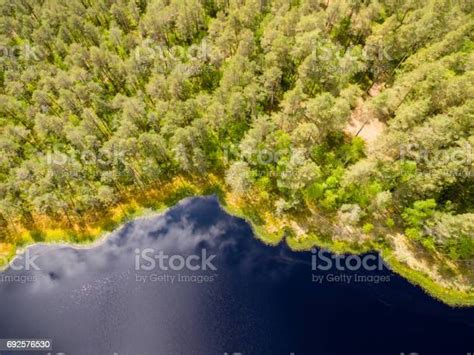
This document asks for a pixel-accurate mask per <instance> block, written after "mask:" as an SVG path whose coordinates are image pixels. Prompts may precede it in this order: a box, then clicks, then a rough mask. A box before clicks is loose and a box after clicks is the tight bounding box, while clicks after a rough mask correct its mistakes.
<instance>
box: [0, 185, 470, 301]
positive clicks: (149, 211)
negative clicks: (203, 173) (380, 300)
mask: <svg viewBox="0 0 474 355" xmlns="http://www.w3.org/2000/svg"><path fill="white" fill-rule="evenodd" d="M183 182H184V185H183V186H185V185H186V187H193V189H189V190H186V194H184V195H183V194H180V193H178V194H177V197H178V198H176V197H175V198H171V200H170V201H172V202H169V201H167V198H166V197H169V196H171V195H172V194H173V192H177V191H178V190H179V188H177V189H176V190H175V191H173V190H170V191H171V192H169V193H164V194H162V196H161V200H157V201H154V206H143V205H140V204H137V206H135V208H134V209H133V212H132V213H131V214H124V215H120V216H119V217H118V218H116V219H115V220H114V222H113V223H112V224H108V225H107V229H105V228H102V227H101V228H94V229H93V230H94V232H95V233H94V234H89V235H85V237H84V238H83V240H81V241H80V242H74V239H77V238H78V233H77V231H71V230H68V229H61V228H59V229H54V231H55V232H54V233H55V235H62V238H61V239H60V240H46V241H39V242H34V241H33V242H31V243H28V244H26V245H25V246H22V247H20V248H18V247H17V246H15V252H14V253H12V254H11V255H10V256H9V257H8V259H7V263H4V264H3V265H2V266H1V267H0V270H1V271H4V270H5V269H7V268H8V266H9V265H10V264H11V262H13V261H14V260H15V258H16V256H17V255H19V254H21V253H23V252H24V251H25V250H27V249H28V248H30V247H32V246H34V245H48V246H49V245H54V246H60V247H61V246H63V247H71V248H75V249H90V248H94V247H97V246H99V245H101V244H103V243H104V242H105V241H106V240H107V239H108V237H109V236H110V234H111V233H112V231H115V230H117V229H120V228H122V227H123V226H124V225H125V224H126V223H127V222H130V221H132V220H137V219H142V218H150V217H156V216H159V215H162V214H164V213H166V212H167V211H168V210H169V209H170V208H172V207H174V206H175V205H177V204H178V203H181V202H182V201H184V200H186V199H189V198H195V197H206V196H210V195H214V196H216V198H217V200H218V202H219V205H220V207H221V208H222V209H223V210H224V211H225V212H226V213H228V214H229V215H232V216H236V217H238V218H241V219H243V220H245V222H246V223H248V224H249V226H250V227H251V228H252V231H253V235H254V236H255V238H257V239H259V240H260V241H262V242H263V243H265V244H267V245H272V246H276V245H278V244H279V243H281V242H283V241H284V242H285V243H286V245H287V246H288V248H290V249H291V250H293V251H309V250H311V249H312V248H324V249H327V250H328V251H330V252H331V253H334V254H362V253H367V252H377V253H378V254H379V255H380V256H381V257H382V258H383V259H384V261H385V262H386V263H387V264H388V265H389V267H390V269H391V270H392V271H394V272H395V273H397V274H399V275H401V276H402V277H404V278H405V279H406V280H408V281H409V282H410V283H412V284H413V285H416V286H419V287H420V288H421V289H423V290H424V291H425V292H426V293H427V294H428V295H430V296H431V297H434V298H436V299H438V300H440V301H442V302H444V303H445V304H448V305H450V306H453V307H471V306H474V292H463V291H460V290H456V289H452V288H446V287H443V286H442V285H440V284H438V283H436V281H434V280H432V279H431V278H430V277H429V276H427V275H425V274H424V273H422V272H421V271H418V270H414V269H411V268H410V267H409V266H407V265H405V264H403V263H402V262H401V261H399V260H397V259H396V257H395V256H394V255H393V252H392V251H391V250H390V249H389V248H377V246H376V245H373V244H369V243H366V244H357V243H349V242H344V243H341V242H339V241H337V242H336V241H333V242H324V243H323V242H321V241H319V242H318V240H317V239H314V240H313V239H311V244H310V245H308V246H302V247H295V245H292V243H291V242H290V239H289V238H288V236H287V235H286V232H287V230H286V227H284V228H283V229H278V228H276V232H275V231H269V230H268V228H267V224H268V223H267V224H264V225H257V224H256V223H255V222H254V221H253V220H252V217H251V216H249V215H247V214H246V213H245V211H244V208H242V206H238V204H236V203H232V202H233V201H231V199H230V198H227V199H226V193H227V194H228V192H227V191H224V190H223V186H224V185H223V184H222V182H221V181H220V179H219V178H218V177H215V176H211V178H210V179H208V180H207V181H206V182H207V183H208V184H209V185H208V186H206V185H205V184H203V185H201V186H198V185H197V184H195V183H194V182H192V181H181V183H183ZM162 191H163V190H162ZM135 204H136V203H135ZM150 207H151V208H150Z"/></svg>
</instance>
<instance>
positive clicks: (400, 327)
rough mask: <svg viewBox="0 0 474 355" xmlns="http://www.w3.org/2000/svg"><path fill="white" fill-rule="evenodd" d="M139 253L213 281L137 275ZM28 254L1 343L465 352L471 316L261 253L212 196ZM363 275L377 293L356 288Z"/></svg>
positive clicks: (123, 348)
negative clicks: (89, 239)
mask: <svg viewBox="0 0 474 355" xmlns="http://www.w3.org/2000/svg"><path fill="white" fill-rule="evenodd" d="M147 248H149V249H147ZM146 249H147V250H148V251H147V252H146V253H148V254H147V255H148V256H150V255H155V254H158V253H159V252H160V251H161V252H163V253H164V255H167V256H169V257H171V256H180V257H187V256H190V255H196V257H201V256H202V252H203V250H205V252H206V253H207V256H208V257H211V256H213V255H214V257H213V259H212V260H210V264H211V265H212V266H213V268H215V269H216V270H212V268H210V267H209V264H208V265H206V270H202V265H201V270H189V269H187V268H186V267H185V268H184V269H182V270H176V271H174V270H171V269H168V270H164V268H162V267H160V265H158V264H157V265H156V266H155V267H154V268H153V269H152V270H149V271H147V270H137V265H138V266H140V267H143V266H145V267H149V266H152V265H151V264H150V263H149V262H148V261H147V260H145V259H143V258H141V257H137V255H139V253H142V252H143V251H144V250H146ZM36 255H39V257H38V258H37V259H35V260H34V264H35V265H36V266H37V267H38V268H39V270H33V271H31V270H30V271H13V270H11V269H10V270H8V271H6V272H4V273H3V274H2V275H3V277H4V278H5V276H6V275H9V276H13V275H16V276H20V275H23V276H26V275H29V276H30V277H33V278H34V279H32V280H29V281H25V282H20V281H18V279H17V280H16V281H11V280H10V281H8V280H3V281H2V282H0V300H1V306H0V338H10V337H13V338H49V339H51V340H52V342H53V350H54V351H52V352H51V353H52V354H55V353H60V352H63V353H65V354H68V355H69V354H84V355H94V354H98V355H107V354H111V355H112V354H114V353H115V354H119V355H125V354H127V355H139V354H225V353H227V354H232V353H241V354H291V353H294V354H295V355H297V354H341V355H342V354H344V355H345V354H364V355H367V354H377V355H380V354H397V355H399V354H402V353H405V354H410V353H413V354H415V353H418V354H422V355H425V354H443V355H445V354H448V355H456V354H459V355H466V354H468V353H469V352H474V309H453V308H450V307H448V306H446V305H444V304H442V303H440V302H438V301H436V300H434V299H432V298H431V297H429V296H427V295H426V294H425V293H424V292H423V291H422V290H421V289H419V288H418V287H415V286H412V285H411V284H409V283H408V282H406V281H405V280H403V279H402V278H400V277H398V276H397V275H394V274H393V273H391V272H390V271H389V270H387V269H383V270H378V271H368V270H355V271H348V270H345V271H340V270H337V269H336V268H335V267H333V268H332V269H330V270H328V271H320V270H312V265H311V260H312V259H311V257H312V255H313V254H311V253H309V252H306V253H294V252H291V251H290V250H288V248H287V247H286V246H285V245H283V244H282V245H280V246H278V247H269V246H265V245H264V244H262V243H261V242H259V241H258V240H256V239H255V238H254V237H253V235H252V231H251V229H250V227H249V226H248V225H247V224H246V223H245V222H244V221H242V220H241V219H238V218H235V217H231V216H229V215H227V214H226V213H225V212H224V211H222V210H221V209H220V207H219V205H218V203H217V201H216V200H215V199H214V198H210V197H209V198H195V199H188V200H185V201H182V202H181V203H180V204H179V205H178V206H176V207H175V208H172V209H171V210H169V211H168V212H167V213H166V214H164V215H161V216H156V217H152V218H146V219H139V220H136V221H134V222H131V223H128V224H126V225H125V226H123V227H122V228H121V229H119V230H117V231H116V232H114V233H113V234H112V235H111V236H110V237H109V238H108V239H107V241H106V242H105V243H104V244H101V245H100V246H97V247H94V248H91V249H81V250H78V249H73V248H69V247H57V246H56V247H55V246H44V245H37V246H34V247H32V248H31V249H30V256H32V257H34V256H36ZM140 255H142V254H140ZM372 257H374V255H372ZM137 260H138V261H137ZM155 260H156V259H155ZM175 262H176V264H175V265H177V266H179V260H175ZM198 262H199V260H196V259H194V260H193V263H192V266H195V265H198ZM20 265H21V263H20ZM163 265H164V264H163ZM163 265H162V266H163ZM165 267H167V266H166V265H165ZM337 275H338V276H340V277H341V278H342V277H344V278H345V279H341V280H342V281H341V280H339V282H337V281H334V277H335V276H337ZM351 275H352V279H351V280H348V277H350V276H351ZM367 275H369V276H378V277H379V282H378V283H377V282H374V279H373V278H372V279H371V281H364V280H363V281H358V282H356V281H355V280H354V277H355V276H359V277H361V276H367ZM173 276H174V279H173ZM178 276H179V277H180V278H181V279H180V280H178ZM382 276H383V279H380V277H382ZM159 277H161V279H159ZM318 277H321V278H322V279H323V280H322V281H321V283H320V282H316V281H314V280H315V278H316V280H318ZM344 280H345V281H344ZM29 353H30V354H34V352H29ZM2 354H6V352H2ZM17 354H18V352H17ZM43 354H44V352H43Z"/></svg>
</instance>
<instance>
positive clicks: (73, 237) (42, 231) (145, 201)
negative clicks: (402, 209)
mask: <svg viewBox="0 0 474 355" xmlns="http://www.w3.org/2000/svg"><path fill="white" fill-rule="evenodd" d="M210 194H214V195H216V196H218V198H219V201H220V203H221V206H222V208H223V209H224V210H225V211H226V212H227V213H229V214H231V215H234V216H238V217H240V218H243V219H245V220H246V221H247V222H248V223H249V224H250V225H251V227H252V229H253V231H254V233H255V235H256V237H257V238H258V239H260V240H261V241H262V242H264V243H266V244H268V245H277V244H278V243H280V242H282V241H283V240H285V241H286V243H287V244H288V246H289V247H290V248H291V249H292V250H295V251H307V250H310V249H311V248H313V247H321V248H325V249H328V250H330V251H331V252H333V253H338V254H343V253H351V254H360V253H365V252H369V251H377V252H379V253H380V254H381V255H382V257H383V258H384V260H385V261H386V262H387V263H388V264H389V266H390V268H391V269H392V270H393V271H394V272H396V273H398V274H400V275H401V276H403V277H405V278H406V279H408V280H409V281H410V282H411V283H413V284H415V285H418V286H420V287H421V288H423V289H424V290H425V291H426V292H427V293H428V294H430V295H431V296H433V297H435V298H437V299H439V300H441V301H443V302H445V303H447V304H449V305H451V306H473V305H474V292H462V291H459V290H456V289H454V288H446V287H444V286H442V285H440V284H438V283H436V282H435V281H434V280H432V279H431V278H430V277H428V276H427V275H425V274H424V273H422V272H420V271H417V270H413V269H411V268H410V267H408V266H407V265H406V264H404V263H402V262H400V261H398V260H397V259H396V258H395V257H394V254H393V252H392V251H391V249H390V248H389V247H387V246H386V245H384V244H383V243H379V242H376V241H373V240H369V241H367V242H363V243H351V242H347V241H340V240H333V238H331V236H329V235H326V236H321V234H320V233H319V230H318V226H312V228H310V230H308V231H307V233H305V234H304V235H299V236H296V233H295V231H294V230H293V228H292V227H291V224H292V222H293V221H292V220H291V219H290V217H278V218H277V217H276V216H275V215H274V213H273V211H272V210H271V209H270V208H269V207H268V208H267V209H266V208H264V207H262V206H252V205H249V204H248V203H247V204H246V202H245V200H243V199H241V198H239V197H237V196H234V195H233V194H231V193H229V192H227V191H226V190H225V185H224V183H223V181H222V179H221V178H220V177H218V176H216V175H212V174H210V175H209V176H207V177H206V179H199V180H190V179H186V178H183V177H177V178H175V179H174V180H172V181H171V182H170V183H168V184H166V185H165V186H164V187H161V188H159V189H158V188H157V189H149V190H147V191H141V192H140V193H136V192H130V194H129V195H127V196H126V198H124V199H123V200H124V202H123V203H121V204H120V205H117V206H115V207H113V208H111V209H110V210H109V211H107V212H104V214H103V215H102V216H100V218H97V216H95V217H92V216H91V217H90V218H89V220H88V221H85V222H84V223H83V224H80V223H77V224H74V225H72V226H71V225H65V224H64V223H56V224H55V222H54V221H51V220H47V219H42V218H38V223H37V224H36V228H35V229H32V230H26V229H21V230H19V234H18V235H17V236H15V237H14V238H13V240H14V241H15V240H16V241H17V242H16V243H15V242H10V243H0V255H1V256H2V258H1V259H0V261H1V262H2V264H3V265H1V266H3V267H5V266H6V264H7V263H8V262H9V261H10V260H11V259H12V258H13V257H14V256H15V255H16V254H17V253H18V252H21V250H22V249H23V248H24V247H26V246H28V245H31V244H34V243H38V242H43V243H53V244H54V243H56V244H57V243H70V244H76V245H86V244H90V243H92V242H94V241H97V240H98V239H99V238H100V237H101V236H104V235H105V234H106V233H107V232H110V231H112V230H114V229H116V228H117V227H118V226H119V225H121V224H123V223H125V222H127V221H129V220H132V219H134V218H136V217H138V216H146V215H148V214H155V213H157V212H162V211H164V210H166V209H167V208H170V207H172V206H174V205H175V204H176V203H178V202H179V201H180V200H182V199H183V198H186V197H191V196H203V195H210ZM268 206H271V204H269V205H268Z"/></svg>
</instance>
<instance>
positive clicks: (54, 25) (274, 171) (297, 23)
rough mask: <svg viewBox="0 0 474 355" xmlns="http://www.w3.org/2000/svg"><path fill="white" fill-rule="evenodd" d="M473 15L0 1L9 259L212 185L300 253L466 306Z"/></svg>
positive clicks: (347, 2) (337, 6)
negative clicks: (175, 187)
mask: <svg viewBox="0 0 474 355" xmlns="http://www.w3.org/2000/svg"><path fill="white" fill-rule="evenodd" d="M473 10H474V3H473V2H472V1H470V0H464V1H462V0H459V1H454V0H425V1H424V0H374V1H365V0H0V50H1V52H0V147H1V155H0V252H4V253H6V254H9V253H10V254H11V253H14V251H15V249H16V248H17V247H21V246H24V245H27V244H31V243H33V242H38V241H45V240H46V241H48V238H49V236H48V234H47V232H46V231H45V230H46V229H48V228H50V229H54V228H62V229H70V230H74V231H75V233H74V234H73V236H72V241H74V242H80V241H81V238H86V239H87V233H86V232H85V229H84V228H85V227H84V226H87V225H94V223H99V222H100V221H104V220H105V218H106V216H108V215H110V213H111V211H114V210H117V209H118V208H122V209H123V208H124V207H123V206H125V204H126V202H127V201H128V202H129V201H130V200H131V199H133V197H134V196H140V195H141V196H146V195H147V193H149V192H150V191H160V193H165V192H166V189H167V188H169V186H170V184H171V183H173V182H176V181H181V182H182V183H183V184H184V183H185V182H186V181H194V183H195V184H198V185H199V184H201V185H204V184H206V183H208V182H209V181H210V180H211V178H210V177H213V179H215V181H218V184H219V186H220V189H221V192H222V193H223V194H224V195H226V196H231V197H229V198H228V200H229V201H234V203H238V204H239V206H242V210H243V211H244V214H245V215H246V216H247V217H248V218H249V219H250V220H251V221H252V222H253V223H254V224H255V226H256V227H257V229H258V227H259V225H260V226H262V228H263V226H266V229H267V231H268V232H272V231H273V230H272V228H271V227H272V226H269V224H274V225H273V229H278V233H277V234H278V235H279V236H280V237H281V235H282V233H283V234H284V236H285V237H286V238H287V241H288V243H289V244H290V245H292V246H293V247H295V248H298V247H299V248H300V249H304V248H306V249H308V248H311V247H312V246H314V245H325V244H328V243H329V244H330V243H332V244H334V243H335V244H336V245H337V243H347V244H351V245H358V244H360V245H362V244H368V245H370V246H371V247H374V248H376V249H377V248H378V249H386V250H391V251H392V252H393V255H394V256H395V259H396V260H398V261H399V262H405V263H406V264H407V265H409V266H410V267H411V268H413V269H418V271H419V272H421V273H423V274H425V275H427V276H428V277H429V278H430V279H432V280H435V281H436V282H438V283H439V284H440V285H443V287H446V288H448V289H449V288H452V289H456V290H458V291H460V292H461V291H462V292H465V293H471V294H472V292H474V291H473V289H474V288H473V284H474V281H473V280H474V276H473V274H474V273H473V269H474V265H473V263H472V260H473V258H474V239H473V237H474V184H473V176H472V166H473V145H474V87H473V82H474V43H473V37H474V32H473V28H474V16H473V13H474V11H473ZM351 126H354V127H356V128H355V129H352V130H351V128H350V127H351ZM374 127H379V128H374ZM364 132H368V134H367V135H366V136H364V134H365V133H364ZM235 201H237V202H235ZM229 203H230V202H229ZM125 212H126V211H125ZM125 212H124V213H125ZM266 216H267V217H266ZM278 223H280V224H278ZM45 226H47V227H45ZM280 227H281V228H280ZM81 231H82V232H81ZM273 232H275V233H276V231H273ZM420 260H421V261H423V260H424V261H426V263H423V262H421V261H420ZM426 265H428V266H426Z"/></svg>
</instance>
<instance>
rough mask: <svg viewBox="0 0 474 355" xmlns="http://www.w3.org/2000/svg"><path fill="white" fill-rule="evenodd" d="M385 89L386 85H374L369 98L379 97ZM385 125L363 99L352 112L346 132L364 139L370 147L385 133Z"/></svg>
mask: <svg viewBox="0 0 474 355" xmlns="http://www.w3.org/2000/svg"><path fill="white" fill-rule="evenodd" d="M383 88H384V84H383V83H381V84H374V85H373V86H372V87H371V88H370V90H369V96H370V97H375V96H377V95H378V94H379V93H380V92H381V91H382V90H383ZM384 129H385V124H384V123H383V122H381V121H379V120H378V119H377V118H375V116H374V115H372V114H371V112H370V109H369V107H368V105H367V104H366V101H364V100H363V99H362V98H360V99H359V102H358V104H357V106H356V108H355V109H354V110H353V111H352V114H351V117H350V119H349V122H348V124H347V126H346V127H345V129H344V131H345V132H346V133H348V134H351V135H353V136H358V137H361V138H362V139H364V140H365V141H366V142H367V144H368V145H369V146H370V145H371V144H372V143H373V142H375V140H376V139H377V138H378V137H379V136H380V134H381V133H382V132H383V131H384Z"/></svg>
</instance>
